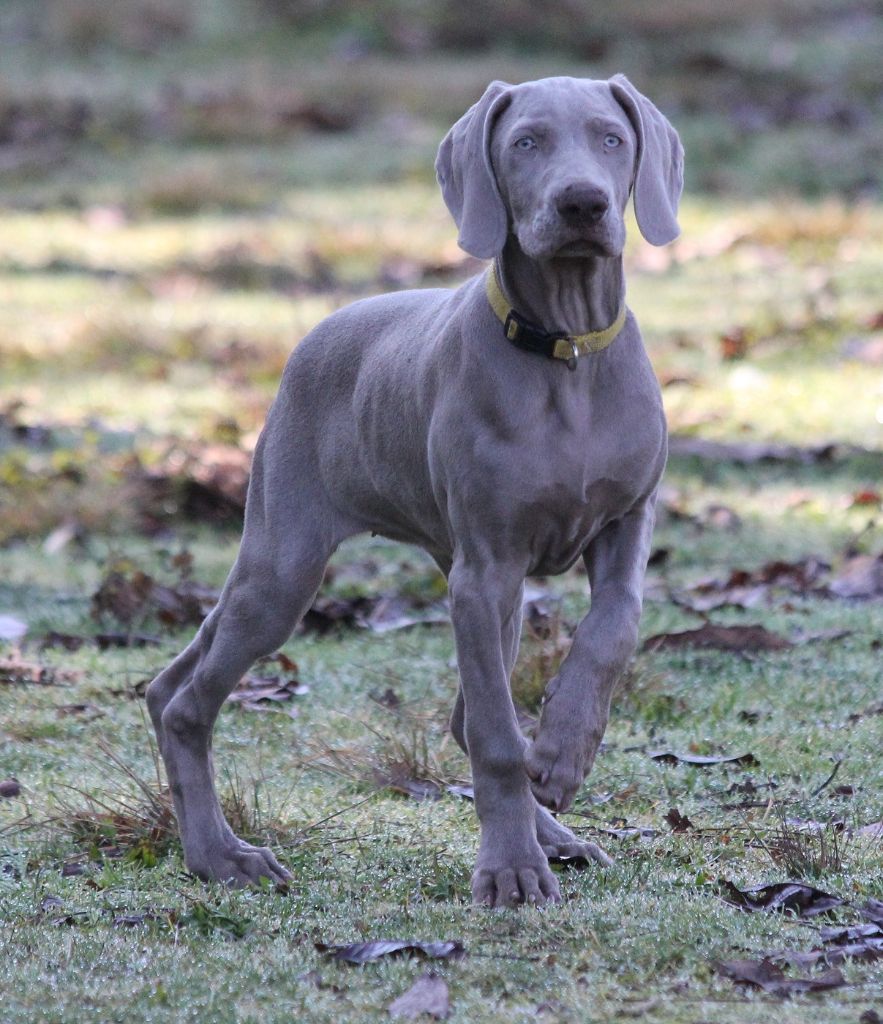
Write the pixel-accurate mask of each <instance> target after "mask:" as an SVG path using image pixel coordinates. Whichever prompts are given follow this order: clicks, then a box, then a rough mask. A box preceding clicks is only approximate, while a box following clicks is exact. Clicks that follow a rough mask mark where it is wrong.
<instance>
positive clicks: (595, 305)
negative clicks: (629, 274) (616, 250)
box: [497, 236, 625, 335]
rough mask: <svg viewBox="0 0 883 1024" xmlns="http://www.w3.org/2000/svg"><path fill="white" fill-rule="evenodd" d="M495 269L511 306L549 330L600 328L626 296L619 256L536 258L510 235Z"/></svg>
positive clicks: (576, 331) (580, 331) (609, 321)
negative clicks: (524, 250) (527, 252)
mask: <svg viewBox="0 0 883 1024" xmlns="http://www.w3.org/2000/svg"><path fill="white" fill-rule="evenodd" d="M497 273H498V275H499V280H500V285H501V287H502V289H503V293H504V294H505V296H506V298H507V299H508V301H509V302H510V303H511V304H512V308H513V309H515V310H516V311H517V312H518V313H520V314H521V315H522V316H523V317H525V318H526V319H528V320H530V321H531V322H533V323H535V324H536V325H537V326H539V327H543V328H544V329H545V330H547V331H563V332H565V333H567V334H571V335H578V334H584V333H586V332H588V331H602V330H604V329H605V328H606V327H609V326H610V324H612V323H613V321H614V320H615V319H616V317H617V315H618V314H619V311H620V309H621V308H622V305H623V303H624V301H625V277H624V275H623V269H622V257H621V256H611V257H604V256H586V257H561V258H558V259H549V260H535V259H532V258H531V257H529V256H527V255H525V253H524V252H523V251H522V249H521V247H520V246H519V245H518V243H517V242H515V240H514V239H513V238H512V237H511V236H510V238H509V240H508V241H507V243H506V247H505V248H504V250H503V252H502V253H501V254H500V256H499V257H497Z"/></svg>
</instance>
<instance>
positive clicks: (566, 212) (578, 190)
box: [555, 185, 610, 224]
mask: <svg viewBox="0 0 883 1024" xmlns="http://www.w3.org/2000/svg"><path fill="white" fill-rule="evenodd" d="M555 207H556V209H557V210H558V213H559V214H560V215H561V217H562V218H563V219H564V220H566V221H568V222H570V223H572V224H596V223H597V222H598V221H599V220H600V219H601V218H602V217H603V216H604V214H605V213H607V210H608V209H609V208H610V200H609V199H608V198H607V194H606V192H604V191H603V190H602V189H600V188H595V187H594V186H591V185H568V186H567V187H566V188H564V189H562V190H561V192H559V193H558V197H557V199H556V200H555Z"/></svg>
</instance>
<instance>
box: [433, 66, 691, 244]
mask: <svg viewBox="0 0 883 1024" xmlns="http://www.w3.org/2000/svg"><path fill="white" fill-rule="evenodd" d="M435 167H436V173H437V175H438V180H439V184H440V185H441V188H442V194H443V195H444V199H445V203H446V204H447V206H448V209H449V210H450V211H451V215H452V216H453V218H454V220H455V221H456V224H457V227H458V228H459V231H460V245H461V247H462V248H463V249H465V250H466V251H467V252H469V253H471V254H472V255H473V256H479V257H481V258H484V259H487V258H491V257H493V256H496V255H497V254H498V253H500V252H501V251H502V249H503V246H504V245H505V243H506V239H507V237H508V236H509V235H510V234H512V235H514V236H515V237H516V239H517V240H518V244H519V245H520V246H521V248H522V250H523V251H524V252H525V253H526V254H527V255H528V256H530V257H532V258H534V259H551V258H555V257H567V256H574V257H580V256H618V255H619V254H620V253H621V252H622V248H623V245H624V243H625V225H624V222H623V213H624V211H625V207H626V203H627V202H628V197H629V194H630V193H631V192H632V191H633V192H634V204H635V215H636V218H637V221H638V227H639V228H640V229H641V234H642V235H643V236H644V237H645V238H646V239H647V241H649V242H652V243H653V244H654V245H665V244H666V243H668V242H671V241H672V240H673V239H674V238H677V236H678V234H679V228H678V223H677V208H678V201H679V199H680V196H681V191H682V189H683V183H684V175H683V169H684V151H683V147H682V146H681V143H680V139H679V138H678V134H677V132H676V131H675V130H674V128H672V126H671V125H670V124H669V122H668V121H667V120H666V118H665V117H664V116H663V115H662V114H661V113H660V112H659V111H658V110H657V109H656V107H655V106H654V105H653V104H652V103H651V102H650V100H648V99H647V98H646V97H645V96H642V95H641V93H639V92H638V91H637V89H635V87H634V86H633V85H632V84H631V82H629V80H628V79H627V78H626V77H625V76H624V75H615V76H614V77H613V78H611V79H609V80H608V81H591V80H589V79H579V78H545V79H541V80H540V81H538V82H526V83H524V84H523V85H507V84H506V83H505V82H492V83H491V84H490V85H489V86H488V88H487V90H486V91H485V93H484V95H483V96H482V97H481V99H480V100H479V101H478V102H477V103H476V104H475V105H474V106H473V107H471V108H470V109H469V110H468V111H467V112H466V113H465V114H464V115H463V117H461V118H460V120H459V121H458V122H457V123H456V124H455V125H454V127H453V128H451V130H450V131H449V132H448V134H447V135H446V136H445V138H444V140H443V141H442V144H441V146H440V147H439V151H438V159H437V160H436V164H435Z"/></svg>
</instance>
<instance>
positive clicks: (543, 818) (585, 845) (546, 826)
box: [537, 806, 613, 868]
mask: <svg viewBox="0 0 883 1024" xmlns="http://www.w3.org/2000/svg"><path fill="white" fill-rule="evenodd" d="M537 842H538V843H539V844H540V847H541V848H542V851H543V853H544V854H545V855H546V858H547V859H548V860H549V861H556V862H557V861H565V862H566V861H573V860H586V861H594V862H595V863H596V864H600V865H601V866H602V867H605V868H609V867H610V866H611V865H612V864H613V860H612V859H611V858H610V857H609V856H608V855H607V854H606V853H605V852H604V851H603V850H602V849H601V847H600V846H598V844H597V843H590V842H586V841H585V840H583V839H580V838H579V837H578V836H576V835H574V833H573V832H571V830H570V829H569V828H567V826H566V825H562V824H561V822H560V821H556V819H555V818H553V817H552V815H551V814H550V813H549V812H548V811H547V810H546V808H545V807H539V806H538V807H537Z"/></svg>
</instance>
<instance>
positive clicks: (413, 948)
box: [314, 939, 466, 964]
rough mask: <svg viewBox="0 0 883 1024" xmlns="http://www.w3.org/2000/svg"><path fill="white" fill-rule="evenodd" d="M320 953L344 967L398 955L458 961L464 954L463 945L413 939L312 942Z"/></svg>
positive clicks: (452, 942)
mask: <svg viewBox="0 0 883 1024" xmlns="http://www.w3.org/2000/svg"><path fill="white" fill-rule="evenodd" d="M314 945H315V947H316V949H317V950H318V951H319V952H320V953H325V954H327V955H328V956H329V957H331V959H332V960H337V961H339V962H341V963H347V964H367V963H371V962H372V961H374V960H379V959H380V957H383V956H399V955H402V954H409V953H413V954H416V955H417V956H424V957H427V958H428V959H430V960H459V959H460V957H462V956H465V955H466V948H465V946H464V945H463V943H462V942H459V941H456V940H455V941H448V942H416V941H414V940H404V941H402V940H398V939H374V940H372V941H371V942H353V943H350V944H349V945H346V944H344V945H335V944H329V943H325V942H316V943H314Z"/></svg>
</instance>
